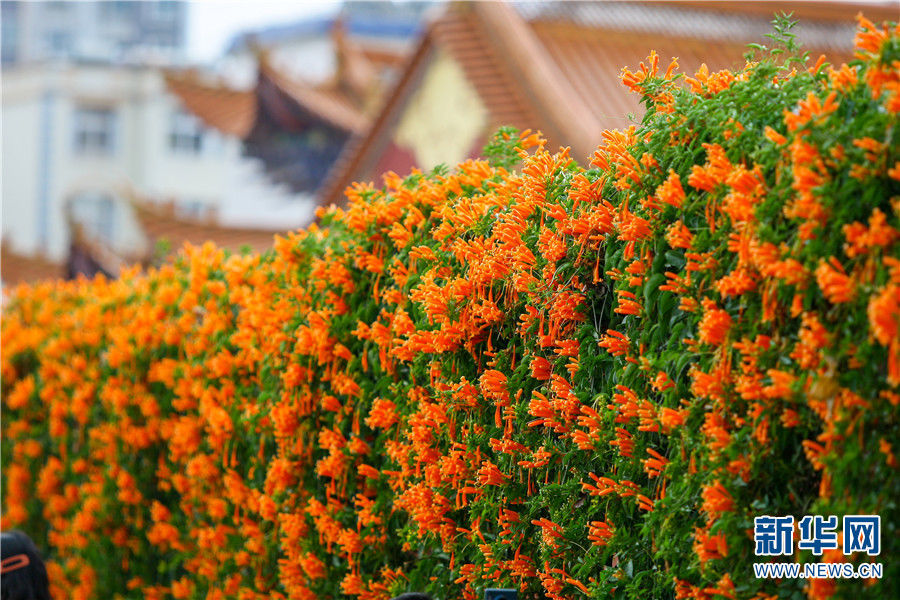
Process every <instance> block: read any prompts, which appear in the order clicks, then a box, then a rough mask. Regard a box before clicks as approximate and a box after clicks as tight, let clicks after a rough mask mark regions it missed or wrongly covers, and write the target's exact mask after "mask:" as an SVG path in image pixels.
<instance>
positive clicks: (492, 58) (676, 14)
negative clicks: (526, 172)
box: [320, 2, 886, 204]
mask: <svg viewBox="0 0 900 600" xmlns="http://www.w3.org/2000/svg"><path fill="white" fill-rule="evenodd" d="M765 4H766V8H765V10H763V9H757V8H753V9H750V8H746V7H743V8H742V5H743V3H735V2H722V3H702V2H686V3H677V2H646V3H644V2H600V3H596V2H593V3H592V2H565V3H546V2H539V3H538V2H529V3H517V4H516V5H515V9H513V8H511V7H510V6H508V5H504V4H502V3H495V2H472V3H455V4H452V5H450V6H449V7H448V9H447V10H446V11H445V14H444V16H442V17H441V18H440V19H438V20H437V21H436V22H435V23H433V24H432V25H431V27H430V28H429V29H428V31H427V32H426V35H425V37H424V38H423V40H422V41H421V43H420V45H419V48H418V50H417V51H416V53H415V55H414V56H413V58H412V59H411V60H410V62H409V63H407V66H406V71H405V72H404V74H403V76H402V77H401V78H400V81H399V82H398V84H397V87H396V88H395V89H394V91H393V93H392V94H391V95H390V97H389V99H388V101H387V102H386V103H385V105H384V107H383V109H382V114H380V115H379V116H378V117H377V119H376V120H375V122H374V124H373V126H372V127H371V128H370V129H369V130H368V131H367V132H366V133H365V134H364V135H358V136H357V137H356V138H354V139H353V140H352V141H351V142H350V143H348V144H347V145H346V146H345V148H344V151H343V152H342V155H341V157H340V158H339V159H338V161H337V162H336V163H335V165H334V167H333V168H332V170H331V172H330V173H329V175H328V178H327V180H326V183H325V185H323V186H322V188H321V189H322V192H321V193H320V202H321V203H322V204H330V203H337V202H340V201H341V198H342V194H343V191H344V189H345V188H346V187H347V186H348V185H350V184H351V183H352V182H353V181H356V180H359V179H372V178H374V177H376V176H377V175H379V174H377V173H370V172H368V170H369V169H372V168H373V167H374V165H375V163H376V159H377V157H378V155H379V154H380V153H381V152H383V151H384V149H385V148H386V147H387V144H388V143H389V142H390V139H391V137H392V128H393V127H394V126H395V124H396V123H397V122H398V120H399V118H400V114H401V113H402V111H403V109H404V106H405V105H406V101H407V99H408V98H409V97H410V96H411V94H412V93H413V92H414V91H415V88H416V86H417V85H418V82H419V81H420V80H421V78H422V76H423V74H424V72H425V70H426V69H427V65H428V62H429V60H430V59H431V57H432V56H433V55H434V51H435V49H436V48H441V49H443V50H446V51H448V52H449V53H450V54H451V55H452V56H453V57H454V59H455V60H456V61H457V63H458V64H459V65H460V66H461V67H462V69H463V71H464V72H465V74H466V77H467V79H468V80H469V81H470V83H472V85H473V87H474V88H475V90H476V91H477V93H478V95H479V97H480V98H481V100H482V102H483V104H484V106H485V108H486V109H487V111H488V113H489V115H490V121H491V127H494V128H495V127H497V126H499V125H513V126H516V127H518V128H520V129H523V128H531V129H540V130H542V131H543V132H544V134H545V135H547V137H548V138H549V139H550V141H551V143H565V144H569V145H571V146H572V150H573V156H576V157H585V156H587V155H588V154H590V152H591V151H592V150H593V147H594V146H596V144H598V143H599V142H600V134H601V132H602V130H603V129H607V128H621V127H624V126H627V125H628V124H629V122H630V121H629V118H628V116H627V115H628V114H629V113H631V114H634V115H636V116H639V115H640V114H641V113H642V107H641V106H640V104H639V102H638V99H637V97H636V96H635V95H633V94H630V93H629V92H628V91H627V90H626V89H625V87H624V86H622V84H621V82H620V79H619V74H620V73H621V69H622V67H624V66H629V67H632V68H633V67H636V66H637V65H638V64H639V63H640V61H642V60H644V59H645V58H646V57H647V55H648V53H649V52H650V50H651V49H654V50H656V51H657V53H658V54H659V55H660V57H661V59H662V60H661V62H663V64H667V61H668V59H670V58H671V57H673V56H677V57H678V59H679V64H680V65H681V70H682V71H684V72H689V73H693V72H694V71H695V70H696V69H697V68H699V66H700V64H701V63H702V62H705V63H706V64H707V66H708V67H709V68H710V69H712V70H719V69H722V68H734V67H739V66H741V65H742V64H743V55H744V53H745V52H746V44H747V43H749V42H751V41H759V40H760V37H761V35H762V33H765V32H768V31H769V30H770V29H771V27H770V25H769V24H768V22H769V20H770V19H771V17H770V16H769V15H770V14H771V13H772V12H774V11H776V10H779V9H781V8H787V9H788V10H790V9H792V7H793V5H795V4H797V3H796V2H788V3H784V2H771V3H765ZM844 4H846V6H844V7H843V9H845V10H842V11H837V12H835V11H830V12H829V11H825V13H826V14H827V17H825V18H823V20H822V21H823V22H816V23H805V24H802V25H801V30H803V29H804V28H805V29H806V31H808V32H812V33H811V34H809V35H808V36H807V37H808V38H809V41H811V42H813V43H808V45H807V48H808V49H809V50H810V54H811V55H812V56H813V57H815V56H816V55H817V54H818V53H821V52H826V53H827V55H828V57H829V60H830V61H831V62H835V63H840V62H841V61H847V60H849V59H850V58H851V56H850V54H851V44H852V31H853V23H852V20H850V16H851V15H852V14H854V13H849V14H847V15H845V14H844V13H847V12H848V10H849V8H847V7H850V6H851V5H850V4H849V3H844ZM881 6H883V5H881ZM863 8H866V10H868V8H867V7H866V6H865V5H863ZM876 8H877V7H876ZM801 9H802V10H803V11H805V12H806V13H808V12H809V11H810V10H811V9H809V8H808V7H801ZM758 10H761V11H762V12H761V13H758ZM879 10H882V12H884V10H886V9H879ZM875 12H876V13H877V12H878V10H876V11H875ZM832 13H834V14H832ZM804 14H805V13H804ZM838 14H840V15H842V17H846V18H847V21H844V22H838V23H834V22H833V21H834V19H835V18H836V16H837V15H838ZM829 21H831V22H829ZM751 25H752V27H751ZM710 27H713V28H714V27H722V28H724V31H725V32H726V33H727V35H728V36H729V37H727V38H726V39H721V37H722V36H721V33H720V34H718V36H719V38H720V39H718V41H717V42H716V43H714V44H711V43H710V39H709V35H704V33H705V32H706V31H707V30H708V29H709V28H710ZM729 28H730V29H729ZM757 29H760V31H759V32H757ZM844 30H847V31H849V32H851V35H850V36H849V38H848V39H845V38H847V36H846V35H844V33H846V32H845V31H844ZM728 32H730V33H728ZM735 32H738V34H740V35H738V34H736V33H735ZM757 33H758V35H757ZM817 44H818V45H817Z"/></svg>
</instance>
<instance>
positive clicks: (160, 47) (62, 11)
mask: <svg viewBox="0 0 900 600" xmlns="http://www.w3.org/2000/svg"><path fill="white" fill-rule="evenodd" d="M0 7H2V9H0V10H2V14H0V17H2V23H3V31H2V34H3V41H2V62H3V65H4V67H5V66H7V65H11V64H16V63H33V62H38V61H44V60H48V59H80V60H99V61H104V62H115V61H121V60H132V61H136V60H142V61H148V62H149V61H180V60H184V59H185V54H184V50H185V42H186V36H187V30H186V22H187V21H186V18H187V3H186V2H183V1H180V0H162V1H160V0H157V1H150V2H122V1H119V0H116V1H107V2H72V1H69V2H61V1H52V2H21V1H16V0H4V1H3V2H2V4H0Z"/></svg>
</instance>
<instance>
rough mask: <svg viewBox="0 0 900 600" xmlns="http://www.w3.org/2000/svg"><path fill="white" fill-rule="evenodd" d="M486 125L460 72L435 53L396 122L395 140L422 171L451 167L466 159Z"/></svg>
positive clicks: (482, 110) (449, 60)
mask: <svg viewBox="0 0 900 600" xmlns="http://www.w3.org/2000/svg"><path fill="white" fill-rule="evenodd" d="M487 124H488V114H487V110H486V109H485V107H484V105H483V104H482V102H481V99H480V98H479V97H478V92H476V91H475V88H473V87H472V85H471V84H470V83H469V82H468V80H467V79H466V76H465V73H464V72H463V70H462V68H461V67H460V66H459V65H458V64H457V63H456V62H455V61H454V60H453V59H452V58H451V57H450V56H449V55H448V54H447V53H446V52H444V51H443V50H437V51H436V55H435V57H434V59H433V60H432V62H431V64H430V65H428V70H427V71H426V73H425V77H424V78H423V80H422V84H421V85H420V86H419V88H418V89H417V90H416V91H415V93H414V94H413V96H412V98H411V99H410V102H409V104H407V106H406V109H405V110H404V112H403V115H402V117H401V118H400V123H399V124H398V126H397V129H396V134H395V140H396V142H397V143H398V144H399V145H400V146H403V147H405V148H407V149H409V150H411V151H412V152H413V154H415V157H416V163H417V164H418V166H420V167H421V168H423V169H425V170H428V169H431V168H432V167H434V166H435V165H437V164H439V163H445V164H447V165H449V166H453V165H455V164H456V163H458V162H460V161H462V160H464V159H465V158H466V156H467V154H468V152H469V150H471V148H472V146H473V145H474V144H475V143H476V142H477V141H478V139H479V137H481V136H482V135H483V134H484V132H485V128H486V127H487Z"/></svg>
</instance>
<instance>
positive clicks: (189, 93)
mask: <svg viewBox="0 0 900 600" xmlns="http://www.w3.org/2000/svg"><path fill="white" fill-rule="evenodd" d="M165 79H166V85H167V86H168V88H169V91H170V92H171V93H173V94H174V95H175V96H176V97H178V99H179V100H180V101H181V104H182V105H183V106H184V108H185V109H186V110H188V111H190V112H191V113H193V114H194V115H196V116H197V117H198V118H199V119H200V120H202V121H203V122H204V123H205V124H206V125H207V126H209V127H212V128H213V129H217V130H219V131H221V132H223V133H225V134H228V135H233V136H236V137H238V138H242V139H243V138H244V137H245V136H246V135H247V134H248V133H250V129H251V128H252V127H253V122H254V120H255V119H256V95H255V94H254V93H253V91H252V90H251V91H241V90H235V89H232V88H229V87H227V86H224V85H219V84H210V83H204V82H201V81H200V79H199V77H198V76H197V75H196V74H195V73H191V72H181V73H179V72H175V71H167V72H166V73H165Z"/></svg>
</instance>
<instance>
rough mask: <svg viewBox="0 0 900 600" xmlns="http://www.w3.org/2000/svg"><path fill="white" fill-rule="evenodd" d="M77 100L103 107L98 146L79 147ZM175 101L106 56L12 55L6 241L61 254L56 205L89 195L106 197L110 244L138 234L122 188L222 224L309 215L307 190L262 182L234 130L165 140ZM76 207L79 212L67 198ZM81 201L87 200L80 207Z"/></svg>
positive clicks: (278, 225) (61, 213) (62, 213)
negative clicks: (105, 132)
mask: <svg viewBox="0 0 900 600" xmlns="http://www.w3.org/2000/svg"><path fill="white" fill-rule="evenodd" d="M80 107H98V108H107V109H111V110H112V111H113V112H114V115H115V117H114V123H115V125H114V127H113V139H114V141H113V144H112V150H111V152H109V153H107V154H88V153H84V152H79V150H78V148H77V147H76V140H75V135H76V133H75V132H76V115H77V112H78V110H79V108H80ZM178 109H179V105H178V101H177V100H176V98H175V97H174V96H172V95H170V94H168V93H167V91H166V87H165V82H164V80H163V77H162V75H161V73H160V72H159V71H157V70H155V69H152V68H137V67H121V66H119V67H115V66H109V65H68V66H62V65H57V66H53V65H43V66H24V67H19V68H16V69H11V70H9V71H5V72H4V74H3V86H2V128H3V129H2V131H3V136H2V138H3V146H2V150H3V155H2V197H0V204H2V217H3V224H2V230H3V237H4V239H5V240H6V241H7V242H8V243H10V244H11V245H12V248H13V249H15V250H16V251H19V252H22V253H24V254H30V255H34V254H41V253H43V254H45V255H47V256H48V257H50V258H51V259H55V260H62V259H64V258H65V256H66V255H67V253H68V249H69V244H70V232H69V230H68V225H67V222H66V211H67V208H66V207H67V206H68V205H69V204H70V203H71V201H72V200H73V199H74V198H78V197H82V198H83V197H84V196H85V195H90V196H93V197H97V196H104V195H105V196H108V197H112V198H115V199H117V200H116V202H115V211H114V213H115V214H114V215H113V216H112V217H107V216H106V215H104V216H103V218H104V219H105V220H104V223H105V224H109V219H112V223H113V227H112V237H111V239H110V240H109V242H110V243H112V245H113V246H114V247H115V248H116V249H118V250H119V251H122V252H126V253H131V252H136V251H141V250H143V249H145V248H146V244H147V240H145V239H144V236H143V235H142V233H141V232H140V229H139V226H138V223H137V222H136V220H135V219H134V216H133V214H132V211H131V210H130V207H129V205H128V203H127V202H126V201H124V199H125V198H128V197H129V192H130V191H135V192H137V193H138V194H139V195H140V196H142V197H145V198H152V199H158V200H163V201H169V200H172V201H175V202H176V203H177V204H179V205H180V206H182V207H183V208H186V209H188V210H187V212H189V213H192V214H208V213H209V212H216V213H218V214H219V215H220V216H221V217H222V220H223V222H226V223H227V224H229V225H232V226H256V227H272V228H273V229H281V230H284V229H287V228H293V227H299V226H302V225H305V224H307V223H308V222H309V220H310V219H311V218H312V210H313V201H312V199H311V198H310V197H307V196H298V195H292V194H291V193H290V192H289V191H287V190H286V189H285V188H283V187H278V186H273V185H271V184H270V183H269V182H268V181H267V180H266V179H265V176H264V174H263V170H262V169H261V167H260V166H259V165H258V163H257V162H256V161H254V160H252V159H247V158H245V157H243V156H242V155H241V143H240V140H238V139H237V138H233V137H227V136H224V135H222V134H220V133H218V132H216V131H213V130H210V129H205V130H204V132H203V134H202V135H203V141H202V149H201V151H200V152H199V153H196V154H192V153H188V152H185V151H177V150H173V149H172V148H171V147H170V143H169V134H170V132H171V125H172V115H173V113H175V112H176V111H177V110H178ZM79 207H80V208H79V210H78V211H77V212H76V214H77V215H79V216H81V217H84V215H85V214H87V213H86V212H82V211H81V209H83V208H84V207H83V206H81V205H79ZM88 212H90V211H88Z"/></svg>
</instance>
